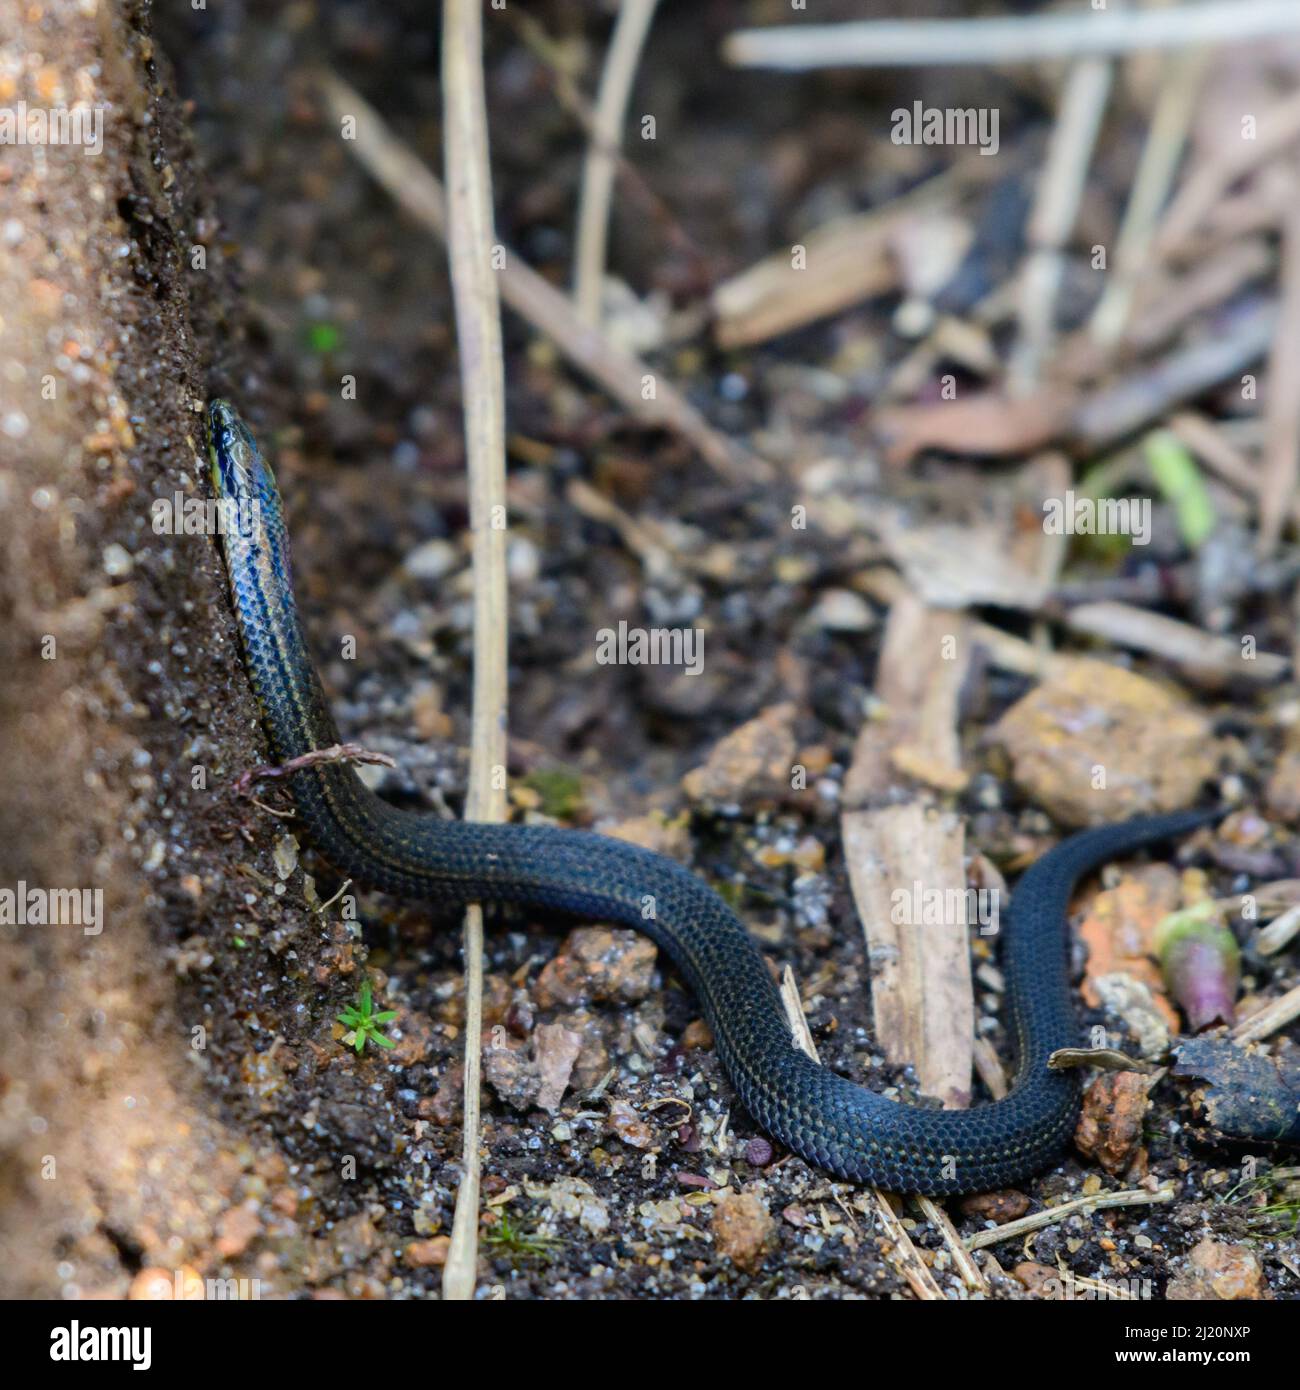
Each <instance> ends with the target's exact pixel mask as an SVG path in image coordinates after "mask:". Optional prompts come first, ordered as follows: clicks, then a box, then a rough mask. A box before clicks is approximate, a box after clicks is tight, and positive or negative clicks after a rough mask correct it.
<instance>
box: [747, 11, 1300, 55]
mask: <svg viewBox="0 0 1300 1390" xmlns="http://www.w3.org/2000/svg"><path fill="white" fill-rule="evenodd" d="M1297 30H1300V5H1296V4H1295V0H1255V2H1254V3H1253V4H1249V5H1244V4H1242V3H1241V0H1211V2H1210V3H1205V4H1195V5H1180V6H1177V7H1175V8H1171V9H1163V10H1154V9H1148V10H1105V9H1089V10H1083V11H1075V12H1073V13H1069V14H1042V15H1017V16H1015V17H1014V18H1007V19H953V20H930V19H917V20H905V19H904V20H878V21H877V20H862V21H857V22H854V23H848V24H799V25H793V24H790V25H775V26H773V27H772V28H770V29H738V30H736V31H735V32H734V33H732V34H730V35H728V37H727V38H726V40H725V41H724V42H723V45H722V56H723V58H724V59H725V60H726V61H727V62H728V63H731V64H733V65H735V66H736V67H742V68H781V69H784V70H785V71H786V72H806V71H808V70H809V69H811V68H849V67H860V68H881V67H938V66H947V65H949V64H953V63H1038V62H1043V61H1045V60H1047V59H1051V58H1089V57H1106V56H1111V57H1113V56H1115V55H1117V54H1121V53H1136V52H1139V51H1141V50H1142V49H1149V48H1183V47H1187V46H1189V45H1192V44H1201V43H1247V42H1249V41H1250V40H1252V39H1260V38H1267V37H1269V36H1271V35H1275V34H1288V33H1295V32H1296V31H1297Z"/></svg>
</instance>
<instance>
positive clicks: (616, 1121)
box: [609, 1100, 654, 1149]
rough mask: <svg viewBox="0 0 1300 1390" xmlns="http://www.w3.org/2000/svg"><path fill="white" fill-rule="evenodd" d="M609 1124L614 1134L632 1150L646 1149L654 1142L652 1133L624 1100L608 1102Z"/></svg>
mask: <svg viewBox="0 0 1300 1390" xmlns="http://www.w3.org/2000/svg"><path fill="white" fill-rule="evenodd" d="M609 1123H610V1126H611V1128H612V1129H613V1131H614V1133H615V1134H617V1135H618V1137H619V1138H620V1139H621V1140H622V1141H623V1142H624V1143H625V1144H627V1145H629V1146H630V1147H632V1148H634V1149H648V1148H649V1147H650V1145H651V1144H652V1143H653V1142H654V1131H653V1130H652V1129H651V1128H650V1126H649V1125H648V1124H646V1122H645V1121H644V1120H643V1119H642V1118H641V1117H640V1116H639V1115H638V1114H637V1113H636V1111H635V1110H634V1109H633V1108H632V1106H630V1105H629V1104H628V1103H627V1101H625V1100H612V1101H610V1103H609Z"/></svg>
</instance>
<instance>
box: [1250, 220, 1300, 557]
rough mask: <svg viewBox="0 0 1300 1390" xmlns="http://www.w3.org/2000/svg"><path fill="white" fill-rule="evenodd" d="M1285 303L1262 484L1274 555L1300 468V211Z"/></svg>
mask: <svg viewBox="0 0 1300 1390" xmlns="http://www.w3.org/2000/svg"><path fill="white" fill-rule="evenodd" d="M1281 296H1282V304H1281V309H1280V311H1279V313H1278V320H1277V332H1276V334H1275V335H1274V338H1273V349H1272V352H1271V353H1270V354H1269V359H1268V402H1267V405H1266V407H1265V420H1266V422H1267V439H1268V444H1267V447H1266V449H1265V453H1264V469H1263V473H1262V475H1261V477H1260V486H1259V550H1260V553H1261V554H1262V555H1269V554H1271V553H1272V552H1273V551H1274V550H1275V549H1276V548H1277V543H1278V541H1279V540H1280V539H1281V537H1282V528H1283V526H1284V525H1285V524H1286V519H1287V514H1288V513H1289V512H1290V510H1291V503H1292V500H1293V496H1294V493H1295V485H1296V475H1297V472H1300V396H1297V394H1296V390H1295V383H1296V380H1297V377H1300V209H1297V208H1294V207H1293V208H1292V210H1291V212H1290V213H1289V214H1288V216H1287V219H1286V223H1285V225H1284V226H1283V232H1282V285H1281Z"/></svg>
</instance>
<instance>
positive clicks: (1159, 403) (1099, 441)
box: [1069, 298, 1278, 451]
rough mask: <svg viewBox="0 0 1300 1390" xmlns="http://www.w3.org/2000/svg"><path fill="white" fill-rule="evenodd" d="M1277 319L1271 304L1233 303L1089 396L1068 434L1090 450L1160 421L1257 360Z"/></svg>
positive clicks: (1270, 338) (1255, 300) (1255, 301)
mask: <svg viewBox="0 0 1300 1390" xmlns="http://www.w3.org/2000/svg"><path fill="white" fill-rule="evenodd" d="M1277 320H1278V309H1277V305H1276V304H1275V303H1274V302H1273V301H1271V300H1266V299H1263V298H1252V299H1248V300H1245V301H1243V302H1242V303H1240V304H1236V305H1233V307H1232V308H1231V309H1230V310H1228V311H1227V312H1225V313H1223V314H1219V315H1217V316H1216V318H1215V320H1214V322H1213V323H1212V324H1211V325H1209V331H1207V332H1206V333H1204V334H1203V335H1202V336H1201V337H1199V338H1198V339H1197V340H1196V341H1194V342H1189V343H1188V344H1186V346H1184V347H1180V348H1177V349H1176V350H1175V351H1173V352H1170V353H1168V354H1166V355H1165V357H1164V358H1163V359H1162V360H1161V361H1159V362H1157V363H1155V364H1154V365H1153V366H1151V367H1147V368H1145V369H1143V370H1142V371H1140V372H1134V373H1132V374H1131V375H1129V376H1128V377H1126V378H1121V379H1120V380H1118V381H1117V382H1116V383H1115V384H1114V385H1113V386H1108V387H1106V388H1105V389H1104V390H1101V391H1098V392H1097V393H1096V394H1095V395H1093V396H1090V397H1089V398H1088V399H1087V400H1085V401H1084V402H1083V404H1082V405H1080V406H1079V407H1078V409H1077V410H1076V411H1075V413H1074V417H1073V419H1072V420H1071V422H1070V430H1069V433H1070V434H1071V436H1072V437H1073V438H1074V440H1075V441H1076V442H1077V443H1078V444H1080V445H1081V446H1083V447H1084V448H1087V449H1092V450H1094V451H1095V450H1101V449H1104V448H1106V447H1108V446H1109V445H1111V444H1114V443H1115V442H1116V441H1117V440H1120V439H1123V438H1124V436H1125V435H1128V434H1131V433H1133V431H1134V430H1138V429H1141V428H1142V427H1143V426H1144V425H1146V424H1149V423H1150V422H1151V421H1152V420H1159V419H1161V418H1163V416H1164V415H1165V414H1167V413H1168V412H1169V411H1170V410H1171V409H1173V408H1174V407H1175V406H1178V405H1181V404H1182V403H1183V402H1184V401H1186V400H1189V399H1191V398H1192V397H1193V396H1199V395H1200V394H1201V393H1202V392H1203V391H1208V390H1209V389H1210V388H1211V387H1212V386H1217V385H1218V384H1219V383H1220V382H1221V381H1224V380H1225V379H1226V378H1228V377H1230V376H1235V375H1237V374H1238V373H1239V372H1243V371H1245V370H1246V368H1247V367H1249V366H1250V365H1251V364H1252V363H1253V362H1256V361H1258V360H1259V358H1261V357H1262V356H1263V355H1264V354H1265V353H1266V352H1267V351H1268V348H1269V344H1270V343H1271V342H1272V341H1273V337H1274V333H1275V332H1276V329H1277Z"/></svg>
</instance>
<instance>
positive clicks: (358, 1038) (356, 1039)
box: [337, 980, 397, 1052]
mask: <svg viewBox="0 0 1300 1390" xmlns="http://www.w3.org/2000/svg"><path fill="white" fill-rule="evenodd" d="M337 1017H338V1021H339V1022H340V1023H341V1024H343V1026H344V1027H345V1028H347V1029H349V1030H350V1031H349V1032H347V1033H345V1034H344V1035H343V1041H344V1042H345V1043H348V1044H350V1045H351V1046H352V1047H355V1048H356V1050H357V1051H358V1052H364V1051H365V1048H366V1043H368V1042H369V1041H370V1040H371V1038H373V1039H374V1040H375V1042H377V1043H378V1044H379V1046H380V1047H388V1048H392V1047H396V1046H397V1044H396V1043H395V1042H394V1041H393V1040H392V1038H386V1037H384V1035H383V1034H382V1033H381V1032H380V1031H379V1025H380V1024H381V1023H387V1022H389V1020H390V1019H394V1018H396V1017H397V1010H396V1009H385V1010H384V1012H383V1013H380V1014H377V1013H374V1012H373V1011H372V1009H371V1004H370V981H369V980H363V981H362V982H361V991H360V993H359V994H358V995H357V1002H356V1003H355V1004H349V1005H348V1007H347V1008H346V1009H344V1010H343V1012H342V1013H341V1014H339V1015H338V1016H337Z"/></svg>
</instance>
